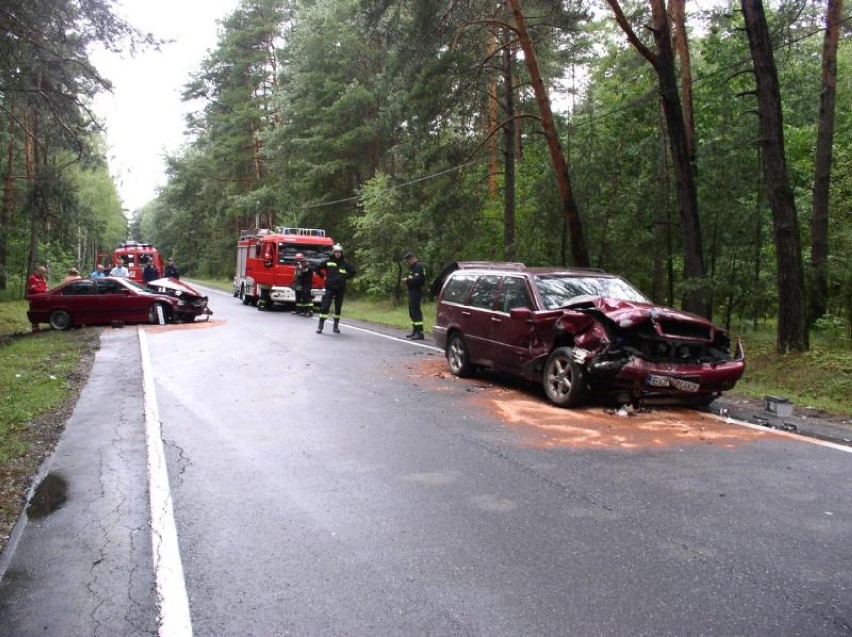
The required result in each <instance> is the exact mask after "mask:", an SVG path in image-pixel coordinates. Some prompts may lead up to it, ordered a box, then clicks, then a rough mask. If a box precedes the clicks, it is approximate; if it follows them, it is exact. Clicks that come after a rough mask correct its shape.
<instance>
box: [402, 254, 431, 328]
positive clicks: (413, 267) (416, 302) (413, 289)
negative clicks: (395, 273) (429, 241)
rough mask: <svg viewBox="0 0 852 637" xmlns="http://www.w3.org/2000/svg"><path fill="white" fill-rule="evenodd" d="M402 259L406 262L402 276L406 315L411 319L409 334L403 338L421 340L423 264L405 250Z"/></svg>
mask: <svg viewBox="0 0 852 637" xmlns="http://www.w3.org/2000/svg"><path fill="white" fill-rule="evenodd" d="M402 260H403V261H405V262H406V263H407V264H408V276H404V277H402V282H403V283H404V284H405V287H407V288H408V316H409V318H410V319H411V334H406V335H405V338H410V339H411V340H412V341H422V340H423V308H422V307H421V305H420V304H421V303H422V301H423V284H424V283H425V282H426V271H425V270H424V269H423V264H422V263H420V261H418V260H417V257H416V256H414V253H413V252H406V253H405V256H404V257H402Z"/></svg>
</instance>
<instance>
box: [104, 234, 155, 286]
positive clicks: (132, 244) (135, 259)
mask: <svg viewBox="0 0 852 637" xmlns="http://www.w3.org/2000/svg"><path fill="white" fill-rule="evenodd" d="M119 259H121V260H122V261H124V265H125V267H126V268H127V269H128V270H129V271H130V278H131V279H133V280H134V281H138V282H139V283H142V281H143V279H142V271H143V270H144V269H145V266H146V265H148V263H152V264H153V265H154V267H155V268H157V271H158V272H159V273H160V276H162V275H163V259H162V258H161V257H160V253H159V252H158V251H157V248H155V247H154V246H152V245H151V244H150V243H139V242H137V241H125V242H124V243H120V244H119V245H118V247H117V248H116V249H115V250H114V251H113V253H112V265H113V266H115V265H118V260H119Z"/></svg>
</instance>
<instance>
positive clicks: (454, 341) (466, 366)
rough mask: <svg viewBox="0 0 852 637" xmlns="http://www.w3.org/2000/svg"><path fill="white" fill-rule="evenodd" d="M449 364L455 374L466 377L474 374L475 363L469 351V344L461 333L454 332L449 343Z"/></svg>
mask: <svg viewBox="0 0 852 637" xmlns="http://www.w3.org/2000/svg"><path fill="white" fill-rule="evenodd" d="M447 364H448V365H449V366H450V371H451V372H452V373H453V375H454V376H458V377H459V378H465V377H466V376H471V375H472V374H473V365H471V363H470V357H469V356H468V353H467V345H466V344H465V342H464V339H463V338H462V335H461V334H458V333H456V334H453V335H452V336H451V337H450V340H449V342H448V343H447Z"/></svg>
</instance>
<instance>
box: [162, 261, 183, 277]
mask: <svg viewBox="0 0 852 637" xmlns="http://www.w3.org/2000/svg"><path fill="white" fill-rule="evenodd" d="M163 276H164V277H166V278H167V279H179V278H180V271H179V270H178V267H177V266H176V265H175V262H174V259H172V258H171V257H170V258H168V259H166V268H165V270H163Z"/></svg>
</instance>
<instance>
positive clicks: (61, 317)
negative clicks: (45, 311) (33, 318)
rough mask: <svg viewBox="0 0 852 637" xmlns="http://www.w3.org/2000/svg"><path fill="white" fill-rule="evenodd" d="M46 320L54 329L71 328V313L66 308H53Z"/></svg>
mask: <svg viewBox="0 0 852 637" xmlns="http://www.w3.org/2000/svg"><path fill="white" fill-rule="evenodd" d="M48 322H49V323H50V327H52V328H53V329H55V330H67V329H71V315H70V314H69V313H68V312H67V311H66V310H53V312H51V313H50V318H49V319H48Z"/></svg>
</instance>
